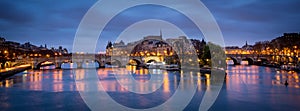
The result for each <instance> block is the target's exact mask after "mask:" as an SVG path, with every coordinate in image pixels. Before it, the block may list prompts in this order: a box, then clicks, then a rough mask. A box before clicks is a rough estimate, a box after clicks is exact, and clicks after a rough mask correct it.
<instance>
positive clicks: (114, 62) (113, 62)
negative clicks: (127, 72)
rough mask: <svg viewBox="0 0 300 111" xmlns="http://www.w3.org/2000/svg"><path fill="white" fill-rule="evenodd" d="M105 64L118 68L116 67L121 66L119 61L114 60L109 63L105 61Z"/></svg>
mask: <svg viewBox="0 0 300 111" xmlns="http://www.w3.org/2000/svg"><path fill="white" fill-rule="evenodd" d="M105 64H106V65H115V66H118V67H121V66H122V63H121V61H119V60H116V59H113V60H110V61H106V62H105Z"/></svg>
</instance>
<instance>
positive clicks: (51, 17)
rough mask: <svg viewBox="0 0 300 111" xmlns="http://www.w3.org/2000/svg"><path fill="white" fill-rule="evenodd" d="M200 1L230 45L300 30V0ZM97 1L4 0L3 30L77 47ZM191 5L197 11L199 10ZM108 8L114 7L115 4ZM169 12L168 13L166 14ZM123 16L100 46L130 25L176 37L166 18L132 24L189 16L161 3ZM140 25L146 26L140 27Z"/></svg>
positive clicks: (142, 32) (186, 26)
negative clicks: (83, 23)
mask: <svg viewBox="0 0 300 111" xmlns="http://www.w3.org/2000/svg"><path fill="white" fill-rule="evenodd" d="M201 1H202V2H203V3H204V5H206V7H207V8H208V9H209V10H210V11H211V13H212V15H213V16H214V17H215V19H216V21H217V23H218V25H219V27H220V29H221V31H222V34H223V37H224V42H225V45H226V46H242V45H244V44H245V42H246V41H248V44H254V43H255V42H257V41H265V40H271V39H274V38H276V37H279V36H281V35H282V34H283V33H290V32H296V33H298V32H300V7H299V5H300V1H299V0H201ZM96 2H97V0H1V1H0V8H1V10H0V36H2V37H4V38H6V39H7V40H10V41H16V42H20V43H25V42H30V43H32V44H34V45H37V46H39V45H44V44H47V46H48V47H56V48H57V47H58V46H60V45H61V46H63V47H65V48H67V49H69V50H72V46H73V40H74V37H75V34H76V31H77V28H78V26H79V24H80V22H81V20H82V18H83V17H84V15H85V14H86V13H87V11H88V10H89V9H90V8H91V7H92V6H93V5H94V4H95V3H96ZM178 5H180V4H178ZM182 7H186V8H190V9H193V8H194V7H196V6H194V5H183V6H182ZM111 8H113V7H111ZM190 11H192V12H194V13H197V10H190ZM103 12H107V13H109V12H110V9H107V10H104V11H103ZM144 12H147V13H144ZM149 13H153V14H149ZM166 13H167V14H166ZM154 14H156V15H154ZM104 16H105V14H104ZM165 16H168V17H169V18H164V17H165ZM118 18H119V20H123V19H125V18H127V19H128V18H129V19H130V20H131V21H125V22H118V21H115V22H113V20H112V22H111V24H112V25H108V27H107V29H110V28H109V26H111V28H112V29H113V28H116V29H113V31H112V30H110V31H107V32H106V33H104V34H103V35H104V36H103V37H102V36H101V37H100V39H99V41H98V46H97V47H99V48H98V49H97V50H99V51H100V50H101V51H103V50H104V48H105V45H106V43H107V41H108V40H111V37H109V36H110V35H118V34H119V33H116V32H117V31H115V30H125V29H126V28H127V29H126V30H129V31H131V32H132V31H133V30H132V29H130V28H133V29H134V27H135V28H137V29H139V30H138V31H136V32H135V34H136V35H132V33H133V32H132V33H131V35H130V34H129V33H124V34H123V35H126V36H147V35H159V31H160V30H162V32H163V34H164V37H177V36H181V34H183V33H182V32H180V31H177V30H178V29H177V28H174V26H173V25H172V24H169V23H166V22H163V21H152V22H149V21H146V22H138V23H135V24H134V25H132V24H133V23H134V22H137V20H142V19H143V18H152V19H162V20H167V19H170V18H172V20H173V19H174V21H175V22H176V21H180V20H181V21H183V20H185V17H184V16H181V15H180V14H178V13H176V11H172V10H170V9H166V8H163V7H156V6H144V7H136V9H132V10H127V11H124V12H121V13H120V14H119V15H118V16H116V19H118ZM127 19H126V20H127ZM129 23H131V25H130V24H129ZM153 24H157V25H153ZM181 24H183V27H181V28H183V30H186V31H189V32H190V33H191V35H190V38H197V39H201V38H202V35H201V34H197V32H196V31H195V29H194V28H193V27H194V26H193V24H191V23H188V22H182V23H181ZM179 25H180V24H179ZM125 26H126V27H125ZM141 26H144V27H142V28H141ZM128 27H129V28H128ZM170 27H173V28H174V30H176V31H177V32H178V33H177V32H176V33H175V32H174V31H173V33H172V30H170ZM193 32H194V33H193ZM121 35H122V34H121ZM126 36H125V37H121V38H118V40H120V39H122V40H125V41H126V40H129V38H130V37H126ZM112 41H114V40H112Z"/></svg>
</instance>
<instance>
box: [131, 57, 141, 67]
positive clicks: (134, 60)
mask: <svg viewBox="0 0 300 111" xmlns="http://www.w3.org/2000/svg"><path fill="white" fill-rule="evenodd" d="M129 64H130V65H136V66H139V65H140V64H142V62H141V61H139V60H137V59H130V60H129Z"/></svg>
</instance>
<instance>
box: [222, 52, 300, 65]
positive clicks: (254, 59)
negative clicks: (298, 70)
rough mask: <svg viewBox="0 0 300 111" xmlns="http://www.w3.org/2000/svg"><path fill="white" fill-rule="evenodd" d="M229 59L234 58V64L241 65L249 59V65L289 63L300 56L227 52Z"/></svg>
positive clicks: (295, 60)
mask: <svg viewBox="0 0 300 111" xmlns="http://www.w3.org/2000/svg"><path fill="white" fill-rule="evenodd" d="M226 57H227V60H233V62H234V65H240V64H241V62H242V61H248V64H249V65H261V64H264V63H277V64H287V63H292V62H297V61H298V59H299V58H298V57H296V56H295V57H294V56H286V55H271V54H270V55H259V54H226Z"/></svg>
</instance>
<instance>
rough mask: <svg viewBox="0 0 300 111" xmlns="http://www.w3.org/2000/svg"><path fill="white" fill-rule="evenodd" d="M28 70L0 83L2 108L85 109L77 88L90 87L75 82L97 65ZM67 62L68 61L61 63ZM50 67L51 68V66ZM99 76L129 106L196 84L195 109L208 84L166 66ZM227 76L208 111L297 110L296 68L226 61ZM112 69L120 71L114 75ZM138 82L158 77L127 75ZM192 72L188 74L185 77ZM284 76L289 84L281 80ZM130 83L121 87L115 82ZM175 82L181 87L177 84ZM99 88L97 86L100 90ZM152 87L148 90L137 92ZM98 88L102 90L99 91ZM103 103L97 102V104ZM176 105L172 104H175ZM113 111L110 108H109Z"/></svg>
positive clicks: (191, 106)
mask: <svg viewBox="0 0 300 111" xmlns="http://www.w3.org/2000/svg"><path fill="white" fill-rule="evenodd" d="M51 67H52V66H47V67H45V68H44V69H46V70H28V71H25V72H22V73H19V74H16V75H15V76H13V77H10V78H7V79H6V80H4V81H1V82H0V110H3V111H15V110H28V111H30V110H31V111H32V110H48V111H53V110H56V111H57V110H79V111H85V110H86V111H89V110H90V108H89V107H88V105H86V104H85V102H84V100H83V99H82V98H81V96H80V93H79V92H80V91H85V90H89V86H87V85H86V84H80V83H76V81H75V80H80V79H82V78H85V77H86V76H88V74H89V72H90V71H92V70H93V71H94V70H95V69H60V70H56V69H51ZM65 67H70V66H65ZM49 69H50V70H49ZM96 73H97V77H98V79H99V80H100V81H101V85H102V86H103V89H104V91H105V92H107V94H108V95H109V96H110V97H111V98H112V99H113V100H114V101H116V103H118V104H121V105H123V106H126V107H130V108H133V109H146V108H152V107H156V106H158V105H160V104H163V103H164V102H166V101H167V100H168V99H169V98H172V95H173V94H175V92H176V90H181V91H182V92H185V91H187V90H190V89H191V88H193V85H196V86H197V89H196V93H195V95H194V96H193V99H192V100H191V101H190V102H189V103H188V105H187V106H186V107H185V108H184V110H186V111H191V110H198V108H199V105H200V102H201V98H202V97H203V94H204V92H205V91H206V90H207V89H209V88H210V87H214V86H212V85H211V81H210V79H209V78H210V75H209V74H200V73H198V72H193V71H191V72H176V71H164V70H147V69H140V70H131V69H130V71H129V69H128V68H123V69H118V72H117V73H116V72H115V71H113V69H111V68H105V69H97V70H96ZM227 73H228V74H227V77H226V79H225V81H224V84H223V86H222V88H221V91H220V94H219V96H218V98H217V99H216V101H215V103H214V104H213V106H212V107H211V108H210V110H211V111H215V110H216V111H220V110H222V111H241V110H243V111H254V110H255V111H266V110H274V111H299V110H300V102H299V100H300V89H299V88H300V86H299V85H300V83H299V73H297V72H291V71H290V72H287V71H280V70H276V69H274V68H269V67H262V66H254V65H252V66H248V65H237V66H228V70H227ZM115 74H118V75H121V76H119V78H118V79H119V80H116V78H115ZM128 74H130V76H132V77H133V78H134V79H135V80H136V81H138V82H142V83H143V82H145V83H146V82H147V81H149V80H150V78H153V77H156V76H157V77H158V79H159V77H161V78H163V79H161V78H160V80H162V83H163V84H162V85H159V83H160V82H159V81H156V82H154V83H153V84H152V85H151V86H150V87H143V86H139V85H135V84H129V83H128V82H127V81H128V78H126V77H127V76H126V75H128ZM187 77H191V78H192V79H186V78H187ZM285 81H287V82H288V85H287V86H286V85H284V83H285ZM120 82H123V83H124V84H129V85H127V86H121V85H120V84H119V83H120ZM179 86H182V87H181V89H180V88H179ZM103 89H102V90H101V91H103ZM129 89H135V91H137V92H139V91H140V92H147V91H153V92H152V93H145V94H136V93H134V92H132V91H130V90H129ZM99 91H100V90H99ZM99 105H100V106H101V103H99ZM174 106H175V104H174ZM112 110H114V109H112Z"/></svg>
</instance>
